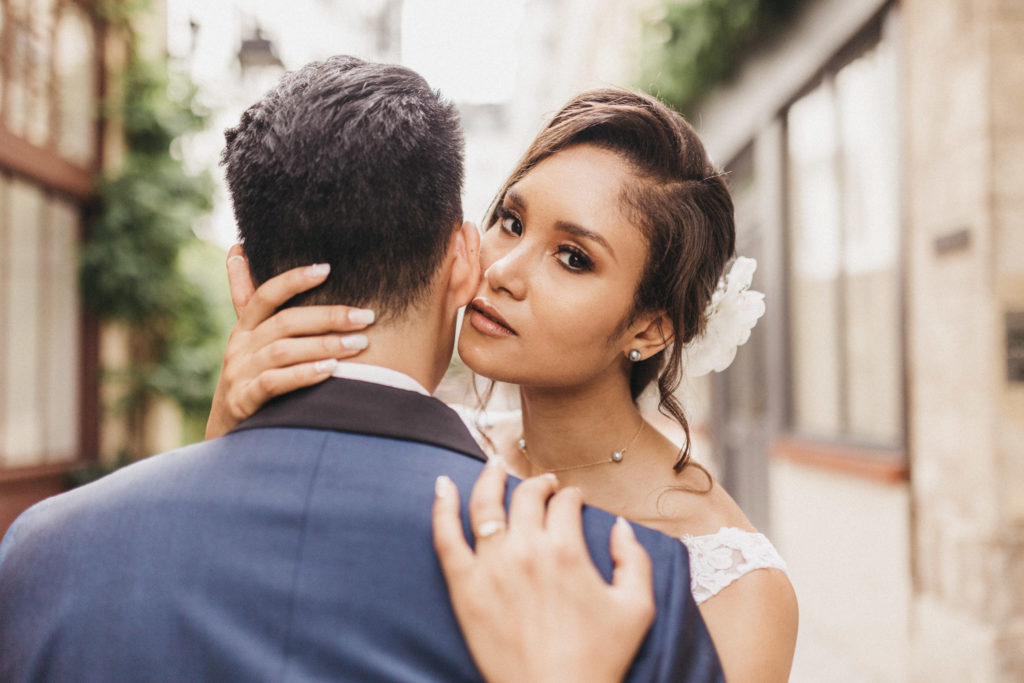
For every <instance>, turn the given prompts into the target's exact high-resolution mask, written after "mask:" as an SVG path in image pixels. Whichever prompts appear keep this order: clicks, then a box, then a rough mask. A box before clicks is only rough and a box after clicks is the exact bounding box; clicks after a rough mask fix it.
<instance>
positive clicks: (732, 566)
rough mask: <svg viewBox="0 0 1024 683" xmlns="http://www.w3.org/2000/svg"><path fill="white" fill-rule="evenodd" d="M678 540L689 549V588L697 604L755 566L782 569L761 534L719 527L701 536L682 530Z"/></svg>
mask: <svg viewBox="0 0 1024 683" xmlns="http://www.w3.org/2000/svg"><path fill="white" fill-rule="evenodd" d="M682 541H683V543H684V544H685V545H686V549H687V550H689V551H690V589H691V590H692V591H693V598H694V600H696V601H697V604H698V605H699V604H700V603H702V602H704V601H705V600H707V599H708V598H710V597H712V596H714V595H716V594H717V593H718V592H719V591H720V590H722V589H723V588H725V587H726V586H728V585H729V584H731V583H732V582H733V581H735V580H736V579H738V578H740V577H741V576H743V575H744V574H747V573H749V572H752V571H754V570H755V569H781V570H782V571H786V563H785V562H784V561H783V560H782V557H781V556H780V555H779V553H778V551H776V550H775V546H773V545H772V542H771V541H769V540H768V538H767V537H766V536H765V535H764V534H759V533H754V532H752V531H744V530H743V529H737V528H735V527H722V528H721V529H719V530H718V532H717V533H714V534H707V535H705V536H691V535H690V534H686V535H685V536H683V538H682Z"/></svg>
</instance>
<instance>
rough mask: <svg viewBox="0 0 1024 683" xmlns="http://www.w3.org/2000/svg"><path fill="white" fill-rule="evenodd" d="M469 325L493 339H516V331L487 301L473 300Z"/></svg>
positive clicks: (469, 308) (470, 307) (470, 306)
mask: <svg viewBox="0 0 1024 683" xmlns="http://www.w3.org/2000/svg"><path fill="white" fill-rule="evenodd" d="M468 310H469V323H470V324H471V325H472V326H473V328H474V329H475V330H476V331H477V332H480V333H481V334H486V335H488V336H491V337H514V336H516V331H515V330H513V329H512V326H511V325H509V324H508V323H507V322H505V319H504V318H502V317H501V314H500V313H498V310H497V309H496V308H494V306H491V305H490V304H489V303H487V301H486V300H485V299H480V298H477V299H473V301H472V302H471V303H470V304H469V307H468Z"/></svg>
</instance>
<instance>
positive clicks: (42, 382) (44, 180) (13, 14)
mask: <svg viewBox="0 0 1024 683" xmlns="http://www.w3.org/2000/svg"><path fill="white" fill-rule="evenodd" d="M120 47H123V44H119V41H118V40H117V38H116V36H112V35H111V34H110V33H109V32H108V31H107V30H106V27H105V26H104V24H103V22H102V21H101V20H100V19H99V18H98V16H97V13H96V4H95V3H93V2H84V1H78V0H0V387H2V390H0V529H6V528H7V525H8V524H9V523H10V521H11V520H12V519H13V517H14V516H16V515H17V514H18V513H19V512H20V511H21V510H22V509H23V508H24V507H25V506H27V505H28V504H30V503H32V502H35V501H36V500H38V499H40V498H42V497H44V496H46V495H51V494H53V493H56V492H58V491H60V490H62V489H63V487H64V485H65V476H66V473H67V472H68V470H69V468H70V467H71V466H72V465H73V464H75V463H77V462H80V461H82V460H84V459H88V458H90V457H94V456H95V452H96V446H97V428H96V425H97V421H98V412H97V410H98V408H97V406H98V384H97V372H96V370H97V366H98V344H97V342H98V334H97V329H96V326H95V325H94V324H92V323H91V321H90V320H89V319H88V318H87V317H85V316H83V314H82V311H81V308H80V305H79V296H78V269H77V257H76V249H77V246H78V244H79V243H80V241H81V239H82V235H83V217H84V214H85V211H86V208H87V206H88V203H89V201H90V199H91V198H92V196H93V190H94V186H95V179H96V175H97V173H98V172H99V170H100V169H101V168H103V167H104V166H105V164H107V163H108V161H109V159H110V156H111V153H112V152H115V151H116V150H113V149H112V148H111V147H110V146H109V143H110V142H111V140H110V137H111V136H110V135H108V131H107V130H105V129H104V126H103V124H101V122H100V120H99V117H98V113H99V109H100V101H101V99H102V98H103V96H104V93H105V89H106V88H107V85H108V80H107V78H106V74H107V69H108V68H109V65H110V64H111V62H113V61H117V60H118V59H120V58H122V55H120V53H119V48H120Z"/></svg>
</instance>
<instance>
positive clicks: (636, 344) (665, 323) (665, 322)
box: [623, 311, 674, 360]
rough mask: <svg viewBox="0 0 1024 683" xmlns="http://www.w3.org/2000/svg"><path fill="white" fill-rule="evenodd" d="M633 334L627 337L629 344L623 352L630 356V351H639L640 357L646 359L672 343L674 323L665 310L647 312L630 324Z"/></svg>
mask: <svg viewBox="0 0 1024 683" xmlns="http://www.w3.org/2000/svg"><path fill="white" fill-rule="evenodd" d="M629 331H630V332H631V335H630V336H629V337H628V338H627V340H626V341H627V346H626V348H624V349H623V353H624V354H625V355H626V356H627V357H628V355H629V352H630V351H634V350H635V351H639V352H640V359H641V360H646V359H647V358H650V357H651V356H653V355H654V354H656V353H658V352H659V351H663V350H664V349H665V347H666V346H668V345H669V344H671V343H672V338H673V336H674V335H673V332H672V323H671V321H669V319H668V316H667V315H665V313H664V312H662V311H659V312H656V313H647V314H644V315H641V316H640V317H638V318H637V320H636V322H634V324H632V325H630V326H629Z"/></svg>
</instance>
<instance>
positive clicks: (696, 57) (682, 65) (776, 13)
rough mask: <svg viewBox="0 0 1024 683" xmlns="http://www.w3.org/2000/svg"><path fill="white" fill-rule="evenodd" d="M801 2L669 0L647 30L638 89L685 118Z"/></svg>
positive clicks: (771, 34) (773, 31)
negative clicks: (654, 97)
mask: <svg viewBox="0 0 1024 683" xmlns="http://www.w3.org/2000/svg"><path fill="white" fill-rule="evenodd" d="M800 2H801V0H667V1H666V3H665V6H664V8H663V9H664V12H663V13H662V14H661V16H660V17H658V18H657V19H655V20H653V21H651V22H649V23H648V24H647V25H646V26H645V44H647V45H648V46H649V48H648V50H647V54H646V55H645V58H644V62H643V68H642V71H641V77H640V83H639V86H640V87H641V88H643V89H644V90H646V91H648V92H650V93H652V94H654V95H657V96H658V97H660V98H661V99H663V100H664V101H665V102H667V103H669V104H671V105H672V106H674V107H675V108H676V109H678V110H679V111H680V112H682V113H684V114H692V113H693V110H694V109H695V108H696V106H697V105H698V104H699V102H700V100H701V99H702V98H703V97H705V96H706V95H707V94H708V93H709V92H711V90H712V89H713V88H714V87H715V86H716V85H718V84H720V83H722V82H723V81H725V80H727V79H729V78H730V77H731V76H733V75H734V74H735V72H736V69H737V68H738V67H739V65H740V64H741V63H742V61H743V59H744V58H745V57H746V56H747V55H749V54H750V52H751V51H753V50H754V49H756V48H757V47H759V46H760V45H762V44H763V43H764V42H765V41H767V40H770V39H771V37H772V36H773V35H774V34H775V31H776V30H777V29H778V27H779V26H780V24H781V23H782V22H783V21H784V20H785V19H786V18H788V17H789V16H790V15H791V14H792V12H793V10H794V9H795V8H796V7H797V6H798V5H799V4H800Z"/></svg>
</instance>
